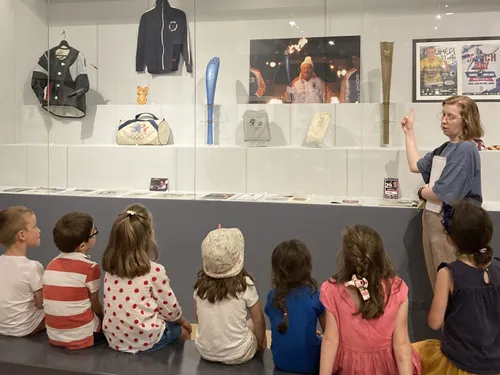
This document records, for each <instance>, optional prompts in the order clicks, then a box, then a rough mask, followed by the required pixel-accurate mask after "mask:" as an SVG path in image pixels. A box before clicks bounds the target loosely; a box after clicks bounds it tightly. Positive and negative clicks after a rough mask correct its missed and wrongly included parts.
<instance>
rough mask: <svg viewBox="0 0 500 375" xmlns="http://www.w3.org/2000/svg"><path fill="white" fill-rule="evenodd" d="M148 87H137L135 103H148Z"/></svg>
mask: <svg viewBox="0 0 500 375" xmlns="http://www.w3.org/2000/svg"><path fill="white" fill-rule="evenodd" d="M148 92H149V88H148V87H142V86H137V103H138V104H146V103H147V102H148Z"/></svg>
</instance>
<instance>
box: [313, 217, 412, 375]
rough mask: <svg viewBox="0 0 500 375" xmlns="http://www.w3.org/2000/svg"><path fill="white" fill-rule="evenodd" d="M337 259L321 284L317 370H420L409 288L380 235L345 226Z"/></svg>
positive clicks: (407, 374)
mask: <svg viewBox="0 0 500 375" xmlns="http://www.w3.org/2000/svg"><path fill="white" fill-rule="evenodd" d="M339 263H340V264H339V268H340V270H339V272H338V273H337V274H336V275H334V276H333V277H332V278H331V279H330V280H328V281H326V282H325V283H323V285H322V287H321V294H320V299H321V302H322V303H323V305H324V306H325V308H326V311H327V312H326V328H325V334H324V337H323V342H322V346H321V364H320V375H331V374H332V373H338V374H342V375H368V374H369V375H419V374H420V373H421V364H420V358H419V357H418V354H417V353H416V352H415V351H414V350H412V346H411V344H410V339H409V337H408V287H407V285H406V284H405V282H404V281H403V280H402V279H400V278H399V277H397V276H396V272H395V271H394V267H393V265H392V264H391V262H390V260H389V258H388V256H387V253H386V252H385V250H384V246H383V244H382V239H381V238H380V236H379V234H378V233H377V232H376V231H374V230H373V229H371V228H369V227H365V226H362V225H356V226H354V227H351V228H346V229H345V231H344V234H343V246H342V251H341V252H340V254H339Z"/></svg>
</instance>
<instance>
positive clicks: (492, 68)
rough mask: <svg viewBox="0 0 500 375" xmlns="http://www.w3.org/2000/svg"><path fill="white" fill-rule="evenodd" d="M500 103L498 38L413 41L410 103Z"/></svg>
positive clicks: (499, 51) (499, 44)
mask: <svg viewBox="0 0 500 375" xmlns="http://www.w3.org/2000/svg"><path fill="white" fill-rule="evenodd" d="M453 95H465V96H469V97H471V98H472V99H474V100H475V101H479V102H481V101H488V102H490V101H491V102H492V101H500V37H477V38H445V39H415V40H413V101H414V102H440V101H442V100H444V99H446V98H447V97H449V96H453Z"/></svg>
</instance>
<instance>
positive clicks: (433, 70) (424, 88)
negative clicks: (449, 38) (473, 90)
mask: <svg viewBox="0 0 500 375" xmlns="http://www.w3.org/2000/svg"><path fill="white" fill-rule="evenodd" d="M418 65H419V71H420V79H419V82H420V90H419V93H420V96H424V97H425V96H430V97H433V96H437V97H442V96H445V97H448V96H454V95H457V87H458V82H457V49H456V47H455V46H453V45H439V44H436V45H422V46H420V47H419V62H418Z"/></svg>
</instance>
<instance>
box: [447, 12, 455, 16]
mask: <svg viewBox="0 0 500 375" xmlns="http://www.w3.org/2000/svg"><path fill="white" fill-rule="evenodd" d="M454 14H455V13H453V12H448V13H446V15H447V16H453V15H454Z"/></svg>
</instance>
